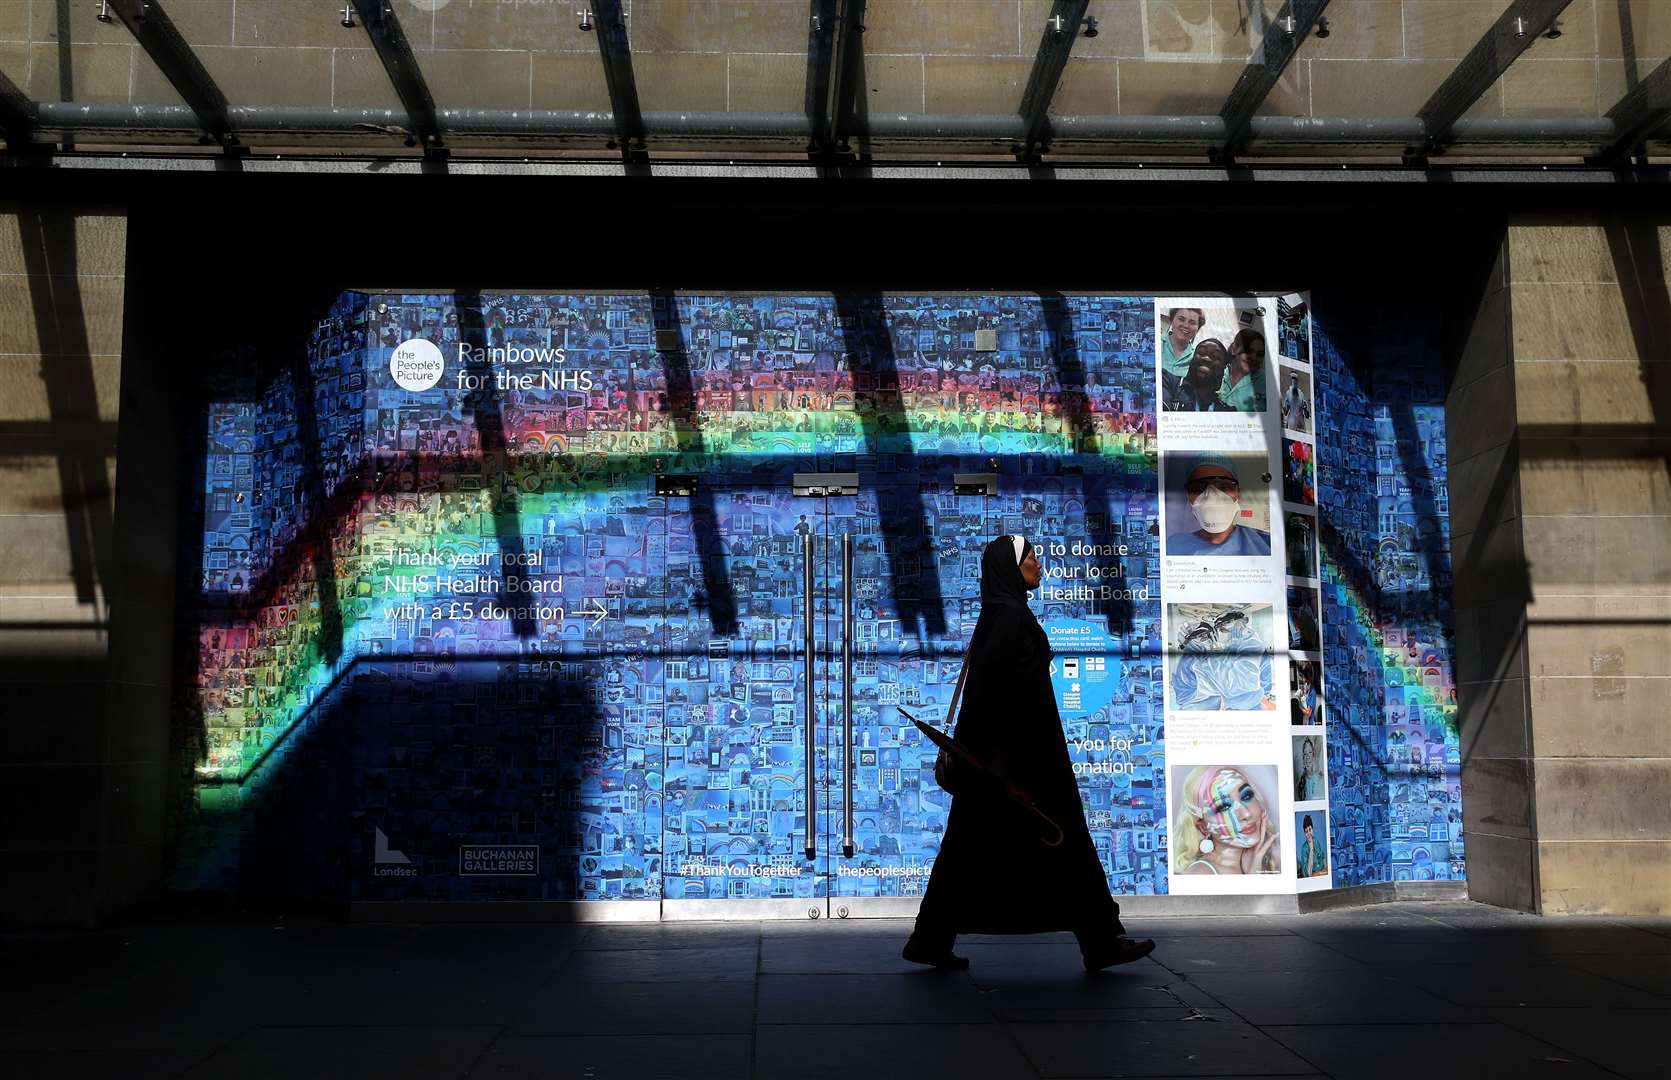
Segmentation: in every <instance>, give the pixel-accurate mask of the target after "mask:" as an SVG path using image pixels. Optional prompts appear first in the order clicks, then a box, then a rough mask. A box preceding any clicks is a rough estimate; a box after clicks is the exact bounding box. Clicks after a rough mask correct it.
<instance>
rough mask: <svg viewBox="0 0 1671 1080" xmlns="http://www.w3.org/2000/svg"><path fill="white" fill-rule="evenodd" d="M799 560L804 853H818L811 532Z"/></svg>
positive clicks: (809, 856) (814, 855)
mask: <svg viewBox="0 0 1671 1080" xmlns="http://www.w3.org/2000/svg"><path fill="white" fill-rule="evenodd" d="M801 563H802V570H803V571H804V578H803V582H802V593H803V594H804V596H803V598H804V602H805V604H806V857H807V859H808V860H812V859H816V858H817V857H818V797H817V790H816V788H817V783H818V758H817V757H816V747H815V745H814V742H813V734H812V726H813V724H814V723H815V720H814V709H813V697H814V692H815V688H816V686H817V678H818V676H817V671H818V668H817V665H816V663H815V662H814V655H815V654H814V653H813V651H812V621H813V610H812V533H810V532H808V533H804V534H802V536H801Z"/></svg>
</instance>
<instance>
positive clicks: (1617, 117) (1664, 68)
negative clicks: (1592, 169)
mask: <svg viewBox="0 0 1671 1080" xmlns="http://www.w3.org/2000/svg"><path fill="white" fill-rule="evenodd" d="M1626 63H1629V61H1626ZM1607 118H1608V119H1609V120H1611V121H1613V126H1614V128H1615V129H1616V131H1617V135H1616V137H1615V138H1614V140H1613V142H1612V144H1611V145H1610V146H1608V147H1607V148H1606V149H1604V150H1603V151H1602V152H1601V153H1600V154H1597V155H1596V157H1595V160H1596V161H1597V162H1600V163H1602V164H1605V165H1616V164H1619V163H1620V162H1623V161H1627V160H1629V159H1630V158H1632V157H1635V156H1636V155H1637V154H1638V153H1640V152H1641V150H1642V144H1643V143H1645V142H1647V141H1648V139H1649V138H1651V137H1652V136H1653V135H1654V133H1655V132H1658V131H1660V130H1661V129H1662V128H1664V127H1665V125H1666V123H1667V121H1671V60H1662V61H1660V64H1659V66H1658V67H1656V68H1654V69H1653V70H1652V71H1650V72H1648V77H1647V78H1645V79H1643V80H1642V81H1641V82H1639V83H1637V84H1636V85H1635V86H1634V87H1632V88H1631V91H1630V92H1629V93H1627V94H1626V95H1625V96H1624V97H1622V98H1620V99H1619V103H1618V104H1617V105H1614V106H1613V107H1612V108H1611V109H1608V110H1607Z"/></svg>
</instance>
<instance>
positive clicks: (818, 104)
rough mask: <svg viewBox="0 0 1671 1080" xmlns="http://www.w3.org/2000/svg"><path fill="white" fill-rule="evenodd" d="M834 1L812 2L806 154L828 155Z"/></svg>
mask: <svg viewBox="0 0 1671 1080" xmlns="http://www.w3.org/2000/svg"><path fill="white" fill-rule="evenodd" d="M839 6H840V5H839V4H838V2H837V0H812V12H811V15H810V18H809V19H808V20H807V23H808V25H807V39H806V119H807V123H808V124H810V125H811V126H812V138H811V139H810V140H808V142H807V153H809V154H815V155H816V154H823V153H828V152H829V149H830V147H831V145H832V140H831V139H830V130H831V123H830V87H831V85H832V83H833V78H832V76H833V74H834V72H833V69H834V67H835V41H836V21H837V19H838V18H839V17H840V12H839V10H838V9H839Z"/></svg>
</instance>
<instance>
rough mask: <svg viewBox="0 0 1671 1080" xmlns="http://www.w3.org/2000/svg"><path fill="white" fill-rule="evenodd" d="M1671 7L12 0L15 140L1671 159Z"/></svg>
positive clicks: (548, 150)
mask: <svg viewBox="0 0 1671 1080" xmlns="http://www.w3.org/2000/svg"><path fill="white" fill-rule="evenodd" d="M1668 56H1671V0H1287V2H1286V3H1279V2H1275V0H0V133H3V135H4V137H5V140H6V143H7V147H8V149H9V150H13V151H18V150H26V149H32V148H40V147H49V148H55V149H58V150H61V151H65V152H74V151H78V150H79V151H91V150H99V149H104V148H109V147H122V148H133V147H134V146H136V145H138V146H142V147H146V148H159V149H161V148H167V149H169V150H172V151H181V150H185V149H190V150H191V151H192V152H233V153H243V152H254V153H268V152H280V151H295V150H303V151H312V152H327V153H333V154H342V153H347V154H353V155H378V156H383V155H412V156H417V155H429V156H432V157H434V156H441V155H447V154H455V155H471V156H475V155H484V156H488V155H492V154H494V153H501V152H514V153H515V154H517V155H519V156H527V155H529V154H543V155H549V156H552V157H576V156H580V157H598V156H600V155H610V156H620V157H624V158H627V159H628V160H654V159H656V158H658V157H665V158H669V159H673V158H677V159H681V160H690V159H692V158H696V159H700V158H703V157H711V156H721V155H723V156H727V157H736V156H737V155H739V154H748V155H751V156H753V157H757V158H792V159H798V160H803V161H804V160H807V159H808V158H809V157H810V158H812V159H814V160H828V161H832V162H839V161H842V160H852V159H855V158H859V159H862V158H867V157H868V158H872V159H875V160H906V161H908V160H912V159H916V158H925V157H931V158H935V159H940V158H945V157H948V156H955V157H959V158H963V159H974V160H994V159H1004V160H1021V161H1028V162H1032V161H1044V162H1052V161H1057V162H1075V161H1129V160H1139V161H1141V160H1169V161H1180V160H1181V161H1189V160H1212V161H1220V162H1225V161H1232V160H1238V159H1260V160H1273V159H1296V158H1297V159H1306V160H1317V159H1323V160H1340V161H1351V160H1367V159H1376V160H1386V159H1388V158H1392V159H1402V160H1404V161H1406V162H1411V163H1417V164H1419V163H1422V162H1430V161H1437V160H1456V159H1470V160H1477V159H1481V158H1485V159H1490V160H1499V161H1501V160H1507V161H1533V160H1535V161H1551V160H1566V161H1574V160H1587V161H1592V162H1601V163H1607V164H1624V163H1628V162H1629V161H1631V160H1632V159H1640V158H1641V157H1643V156H1645V155H1650V154H1652V155H1658V154H1662V153H1666V152H1671V62H1668V61H1667V57H1668Z"/></svg>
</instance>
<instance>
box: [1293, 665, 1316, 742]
mask: <svg viewBox="0 0 1671 1080" xmlns="http://www.w3.org/2000/svg"><path fill="white" fill-rule="evenodd" d="M1288 702H1289V705H1288V709H1289V713H1290V714H1291V717H1292V719H1293V722H1294V724H1295V726H1298V727H1304V726H1309V725H1312V724H1321V723H1322V722H1323V665H1322V663H1321V662H1320V661H1317V660H1295V659H1293V658H1290V659H1289V661H1288Z"/></svg>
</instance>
